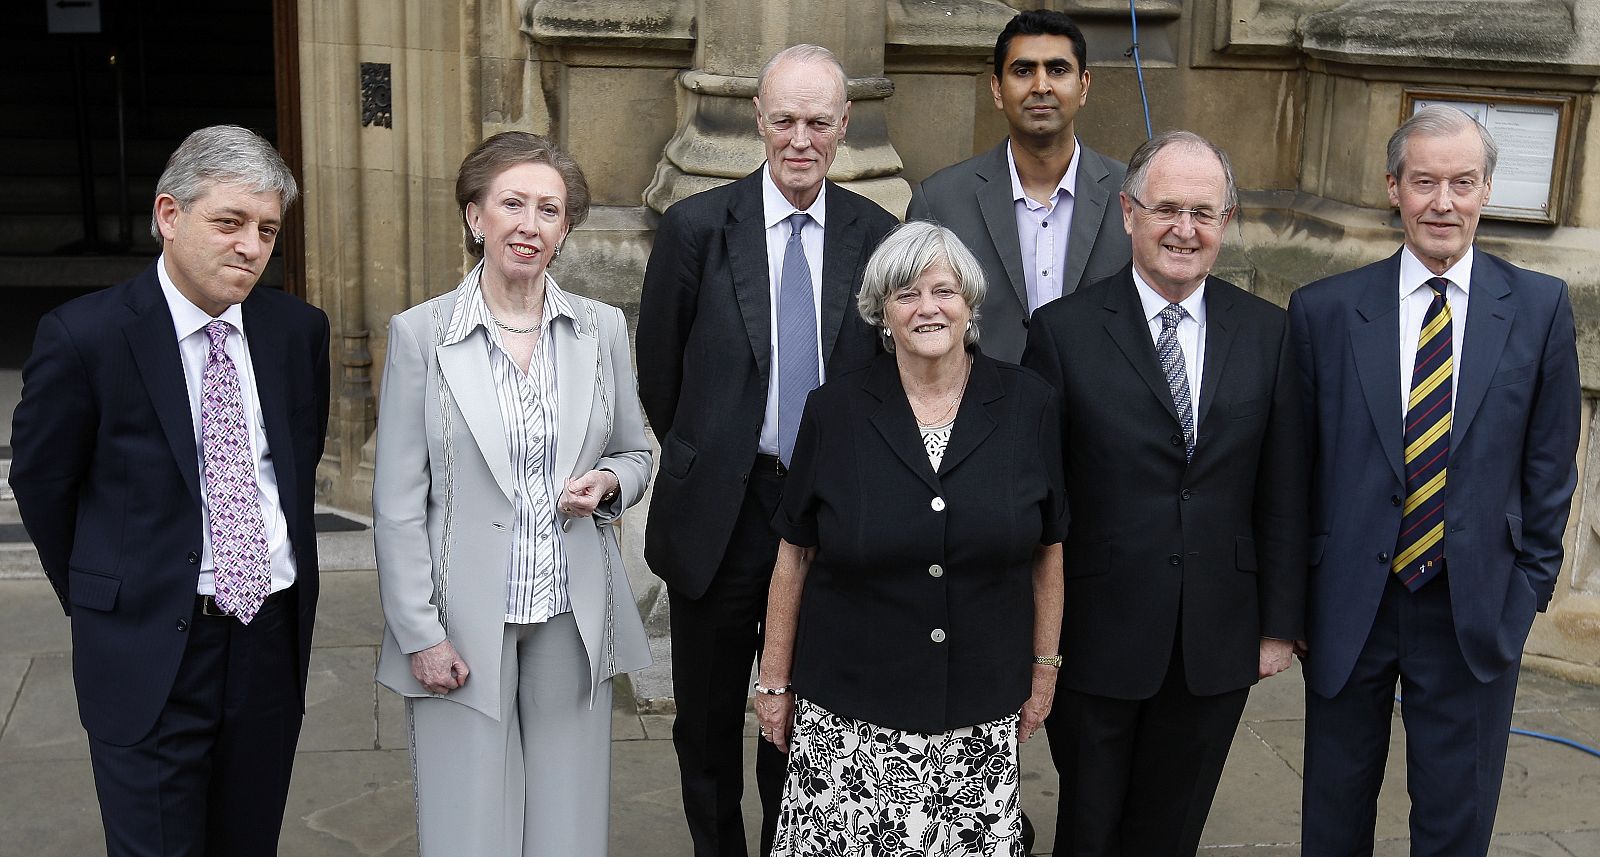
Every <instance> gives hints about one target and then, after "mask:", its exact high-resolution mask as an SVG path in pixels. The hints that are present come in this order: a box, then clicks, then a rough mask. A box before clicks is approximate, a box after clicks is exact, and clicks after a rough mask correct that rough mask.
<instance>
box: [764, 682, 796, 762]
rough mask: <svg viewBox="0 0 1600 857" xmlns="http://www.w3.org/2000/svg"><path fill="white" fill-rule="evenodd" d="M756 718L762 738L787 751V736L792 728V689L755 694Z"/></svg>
mask: <svg viewBox="0 0 1600 857" xmlns="http://www.w3.org/2000/svg"><path fill="white" fill-rule="evenodd" d="M756 720H758V721H760V723H761V737H762V738H763V739H765V740H768V741H771V742H772V744H773V746H775V747H777V748H778V749H779V750H782V751H783V752H785V753H787V752H789V737H790V734H791V733H792V732H793V730H794V691H790V692H788V693H783V694H777V695H774V694H770V693H758V694H756Z"/></svg>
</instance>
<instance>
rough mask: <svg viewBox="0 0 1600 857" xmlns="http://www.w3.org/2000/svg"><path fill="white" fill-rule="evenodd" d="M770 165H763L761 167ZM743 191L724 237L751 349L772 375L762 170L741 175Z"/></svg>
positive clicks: (763, 372) (736, 199)
mask: <svg viewBox="0 0 1600 857" xmlns="http://www.w3.org/2000/svg"><path fill="white" fill-rule="evenodd" d="M764 169H766V165H764V164H763V165H762V167H761V170H764ZM740 182H741V183H742V185H741V187H740V188H739V192H738V193H737V194H735V196H734V201H733V204H732V205H731V206H730V207H729V209H728V225H727V226H726V227H724V228H723V241H724V242H725V244H726V246H727V249H728V267H729V269H730V270H731V272H732V274H733V293H734V297H735V298H736V299H737V300H738V301H739V313H740V315H743V316H744V327H745V333H746V334H747V335H748V336H749V338H750V351H751V352H752V353H753V354H754V355H755V358H756V368H757V369H758V370H759V371H760V373H761V377H762V378H763V379H766V378H768V377H770V374H769V373H770V372H771V369H772V367H771V365H770V363H771V358H772V355H771V352H770V349H771V347H772V321H771V312H772V294H771V289H772V284H771V282H770V280H771V277H770V275H769V274H768V273H767V236H766V224H765V223H763V222H762V210H761V171H760V170H757V171H756V172H754V173H751V174H750V175H748V176H746V177H744V178H743V179H740Z"/></svg>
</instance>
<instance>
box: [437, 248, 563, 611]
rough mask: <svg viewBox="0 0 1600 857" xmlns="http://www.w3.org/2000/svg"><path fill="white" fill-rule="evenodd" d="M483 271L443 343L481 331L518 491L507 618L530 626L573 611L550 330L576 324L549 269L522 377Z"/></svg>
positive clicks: (462, 301) (470, 286)
mask: <svg viewBox="0 0 1600 857" xmlns="http://www.w3.org/2000/svg"><path fill="white" fill-rule="evenodd" d="M482 270H483V266H482V265H481V264H480V265H479V266H478V268H477V269H475V270H474V271H473V272H472V273H471V274H469V275H468V284H467V289H466V291H465V292H464V293H463V294H462V296H461V299H460V300H459V301H457V302H456V308H455V314H454V316H453V317H452V318H451V320H450V328H449V331H448V333H447V334H446V335H445V344H450V343H455V342H460V341H461V340H463V339H465V338H467V337H468V336H469V335H471V334H472V332H473V330H475V329H477V328H480V327H481V328H483V330H484V334H485V343H486V347H487V348H488V351H489V368H490V372H491V373H492V374H493V375H494V390H495V397H496V399H498V400H499V403H500V423H501V426H502V427H503V429H504V430H505V436H506V451H507V452H508V453H510V458H511V470H512V474H513V478H512V484H513V486H515V488H516V497H515V498H514V503H513V510H514V512H513V514H514V518H515V520H514V523H513V526H512V529H511V555H510V557H508V558H507V563H506V621H507V622H509V623H516V624H531V623H535V622H543V621H545V620H547V619H550V618H552V617H554V616H558V615H560V614H562V613H567V612H570V611H571V610H572V601H571V600H570V599H569V598H568V596H567V557H566V551H565V550H564V549H563V548H562V544H561V526H560V524H559V523H558V521H557V518H556V502H557V500H558V499H559V498H560V497H561V490H562V488H563V487H564V485H565V483H566V480H564V479H558V478H557V476H556V473H555V468H556V425H557V412H556V355H555V349H553V348H552V347H551V346H550V335H549V334H550V326H551V324H552V323H554V322H555V320H556V319H558V318H562V317H564V318H566V319H567V322H568V323H573V322H574V321H575V320H576V316H575V315H574V314H573V311H572V304H571V303H570V302H569V301H568V300H567V297H566V295H565V294H563V293H562V291H561V289H560V288H558V287H557V286H556V282H555V280H554V279H552V278H551V277H550V275H549V274H546V275H545V278H544V295H545V297H544V316H543V319H542V320H541V322H540V325H539V342H538V344H537V345H536V346H535V347H534V349H533V356H532V359H531V360H530V361H529V363H528V371H527V373H526V374H524V373H523V371H522V370H521V369H520V368H518V367H517V364H516V362H515V361H513V360H512V359H511V356H510V355H509V354H508V353H507V352H506V350H505V345H504V340H502V339H501V336H500V329H499V328H498V327H496V326H495V324H494V320H493V319H492V318H491V316H490V315H489V305H488V304H487V303H486V302H485V301H484V298H483V289H482V287H481V286H480V283H479V277H480V276H481V273H482Z"/></svg>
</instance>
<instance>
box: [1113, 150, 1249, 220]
mask: <svg viewBox="0 0 1600 857" xmlns="http://www.w3.org/2000/svg"><path fill="white" fill-rule="evenodd" d="M1172 146H1183V147H1185V148H1191V149H1203V150H1205V151H1208V152H1210V153H1211V154H1213V155H1215V156H1216V158H1217V161H1218V162H1219V163H1221V164H1222V176H1223V178H1224V179H1225V180H1226V183H1227V202H1226V207H1227V208H1228V209H1235V208H1238V207H1239V187H1238V185H1236V184H1234V181H1233V163H1232V162H1231V161H1229V160H1228V153H1227V152H1224V151H1222V149H1221V148H1219V147H1218V146H1217V144H1215V143H1213V142H1211V141H1210V140H1207V139H1206V138H1204V137H1202V136H1200V135H1199V134H1196V133H1194V132H1193V131H1162V132H1161V133H1160V134H1157V135H1155V136H1154V137H1151V138H1150V139H1148V140H1146V141H1144V142H1143V143H1140V144H1139V148H1137V149H1134V150H1133V157H1131V158H1129V159H1128V173H1127V175H1125V176H1123V177H1122V192H1123V193H1125V194H1127V195H1128V196H1131V197H1137V198H1138V199H1140V200H1143V199H1144V180H1145V176H1146V175H1147V174H1148V173H1149V172H1150V162H1151V161H1153V160H1155V159H1156V155H1159V154H1161V150H1162V149H1166V148H1169V147H1172Z"/></svg>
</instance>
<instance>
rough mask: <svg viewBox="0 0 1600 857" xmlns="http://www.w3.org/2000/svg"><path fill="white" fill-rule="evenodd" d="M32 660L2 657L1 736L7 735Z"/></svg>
mask: <svg viewBox="0 0 1600 857" xmlns="http://www.w3.org/2000/svg"><path fill="white" fill-rule="evenodd" d="M31 660H32V659H31V658H28V657H25V656H15V655H5V656H0V736H3V735H5V730H6V724H8V723H10V722H11V712H12V710H13V709H15V708H16V706H17V695H18V694H19V693H21V692H22V677H23V676H25V675H27V674H28V663H29V662H30V661H31Z"/></svg>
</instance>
